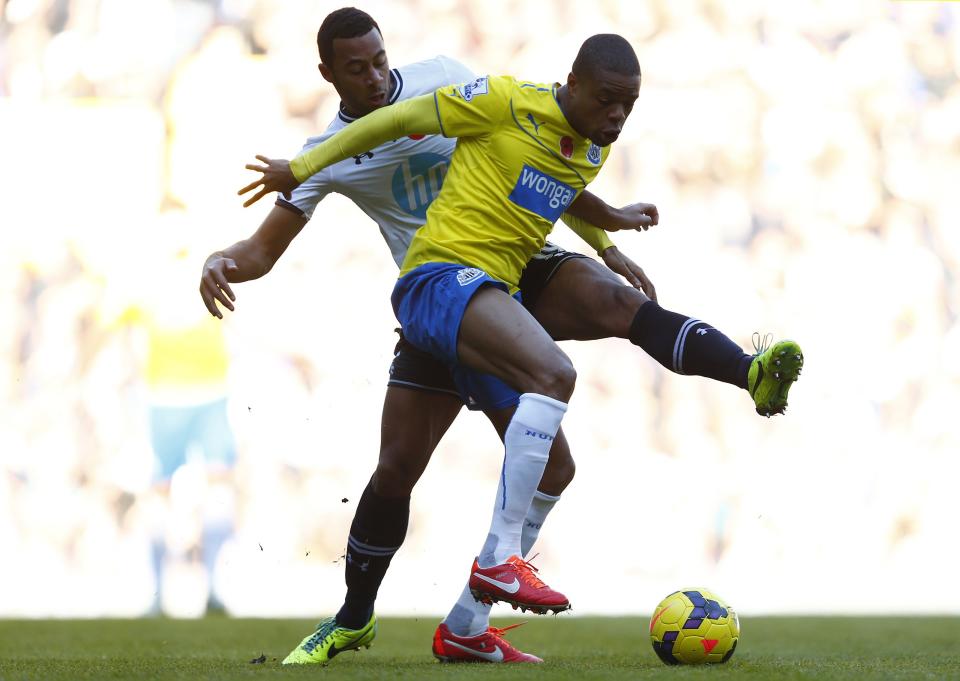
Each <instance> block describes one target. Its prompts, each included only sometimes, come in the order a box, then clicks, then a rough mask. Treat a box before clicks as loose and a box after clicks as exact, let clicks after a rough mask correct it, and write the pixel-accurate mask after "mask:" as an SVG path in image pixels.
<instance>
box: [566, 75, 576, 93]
mask: <svg viewBox="0 0 960 681" xmlns="http://www.w3.org/2000/svg"><path fill="white" fill-rule="evenodd" d="M567 87H568V88H570V90H571V91H573V90H576V89H577V77H576V76H575V75H573V71H571V72H570V73H568V74H567Z"/></svg>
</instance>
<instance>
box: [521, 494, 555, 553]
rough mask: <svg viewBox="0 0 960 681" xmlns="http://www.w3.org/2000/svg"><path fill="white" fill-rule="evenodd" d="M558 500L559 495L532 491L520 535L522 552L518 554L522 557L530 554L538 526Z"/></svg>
mask: <svg viewBox="0 0 960 681" xmlns="http://www.w3.org/2000/svg"><path fill="white" fill-rule="evenodd" d="M558 501H560V497H554V496H551V495H549V494H544V493H543V492H541V491H540V490H537V491H536V493H534V495H533V501H531V502H530V508H529V509H527V517H526V518H524V520H523V533H522V534H521V535H520V550H521V551H522V552H523V553H521V554H520V555H521V556H522V557H523V558H526V557H527V556H528V555H529V554H530V550H531V549H532V548H533V545H534V544H536V543H537V537H538V536H539V535H540V528H541V527H543V523H544V521H545V520H546V519H547V514H549V513H550V511H552V510H553V507H554V506H555V505H556V503H557V502H558Z"/></svg>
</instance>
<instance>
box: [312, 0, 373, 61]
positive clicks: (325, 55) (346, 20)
mask: <svg viewBox="0 0 960 681" xmlns="http://www.w3.org/2000/svg"><path fill="white" fill-rule="evenodd" d="M373 29H377V32H378V33H379V34H380V36H381V37H383V31H381V30H380V27H379V26H378V25H377V22H376V21H374V20H373V17H372V16H370V15H369V14H367V13H366V12H364V11H363V10H360V9H357V8H356V7H344V8H342V9H338V10H336V11H334V12H330V14H328V15H327V17H326V18H325V19H324V20H323V23H322V24H320V30H319V31H317V49H318V50H319V51H320V61H322V62H323V63H324V64H326V65H327V66H330V65H332V64H333V41H334V40H336V39H337V38H359V37H360V36H362V35H366V34H367V33H369V32H370V31H371V30H373Z"/></svg>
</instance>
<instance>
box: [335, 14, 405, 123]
mask: <svg viewBox="0 0 960 681" xmlns="http://www.w3.org/2000/svg"><path fill="white" fill-rule="evenodd" d="M320 73H321V74H323V77H324V78H325V79H327V80H328V81H329V82H331V83H333V87H335V88H336V90H337V94H339V95H340V99H341V100H342V101H343V104H344V106H345V107H346V108H347V112H348V113H350V114H352V115H354V116H365V115H367V114H368V113H370V112H371V111H373V110H374V109H378V108H380V107H381V106H385V105H386V104H387V102H388V101H390V65H389V64H388V63H387V52H386V50H385V49H384V47H383V37H382V36H381V35H380V31H378V30H377V29H376V28H373V29H371V30H370V32H369V33H367V34H366V35H362V36H360V37H358V38H337V39H335V40H334V41H333V64H332V65H327V64H320Z"/></svg>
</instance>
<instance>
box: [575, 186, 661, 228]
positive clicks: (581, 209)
mask: <svg viewBox="0 0 960 681" xmlns="http://www.w3.org/2000/svg"><path fill="white" fill-rule="evenodd" d="M567 213H569V214H570V215H573V216H574V217H577V218H580V219H582V220H585V221H587V222H588V223H590V224H592V225H596V226H597V227H600V228H601V229H604V230H606V231H608V232H618V231H620V230H641V229H642V230H647V229H649V228H650V227H652V226H654V225H657V224H659V222H660V213H659V212H658V211H657V207H656V206H655V205H654V204H652V203H633V204H630V205H629V206H625V207H623V208H614V207H613V206H611V205H610V204H608V203H607V202H606V201H604V200H603V199H601V198H600V197H599V196H597V195H596V194H591V193H590V192H588V191H582V192H580V195H579V196H577V198H576V199H575V200H574V202H573V203H571V204H570V206H569V207H568V208H567Z"/></svg>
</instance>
